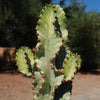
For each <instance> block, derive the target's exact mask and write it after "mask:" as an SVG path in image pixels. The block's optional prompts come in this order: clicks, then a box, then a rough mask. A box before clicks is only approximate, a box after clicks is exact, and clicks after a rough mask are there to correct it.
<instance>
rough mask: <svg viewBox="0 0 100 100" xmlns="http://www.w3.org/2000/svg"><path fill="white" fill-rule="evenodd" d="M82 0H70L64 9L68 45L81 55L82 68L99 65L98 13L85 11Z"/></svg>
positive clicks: (99, 37) (99, 25)
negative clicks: (79, 0)
mask: <svg viewBox="0 0 100 100" xmlns="http://www.w3.org/2000/svg"><path fill="white" fill-rule="evenodd" d="M85 8H86V5H85V3H84V2H77V0H71V4H70V5H68V6H65V8H64V10H65V12H66V16H67V17H68V19H69V21H68V31H69V35H70V41H69V45H70V48H71V50H72V51H73V52H78V53H79V54H80V55H81V57H82V61H83V63H82V66H83V67H82V69H84V70H87V69H91V68H96V67H97V66H100V13H99V12H96V11H91V12H86V11H85Z"/></svg>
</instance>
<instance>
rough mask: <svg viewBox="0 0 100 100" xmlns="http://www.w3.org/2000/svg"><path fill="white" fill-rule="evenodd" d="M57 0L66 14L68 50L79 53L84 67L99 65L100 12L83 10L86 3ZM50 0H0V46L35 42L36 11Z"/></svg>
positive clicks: (17, 45) (31, 45)
mask: <svg viewBox="0 0 100 100" xmlns="http://www.w3.org/2000/svg"><path fill="white" fill-rule="evenodd" d="M65 1H67V0H60V2H59V4H60V5H61V6H62V7H64V10H65V12H66V17H67V18H68V22H67V24H68V26H67V29H68V31H69V35H70V37H69V38H70V41H69V43H68V45H69V46H70V48H71V51H73V52H78V53H79V54H80V55H81V56H82V61H83V66H84V67H82V68H84V69H90V68H94V67H96V66H100V13H99V12H96V11H91V12H86V11H85V8H86V4H85V3H84V2H77V0H70V2H71V3H70V4H69V5H65V3H64V2H65ZM50 2H51V0H22V1H21V0H0V46H7V47H8V46H15V47H20V46H23V45H26V46H28V47H33V46H34V45H36V38H37V37H36V35H35V33H36V32H35V27H36V22H37V20H38V16H39V13H40V11H41V9H42V7H43V6H44V4H45V3H50Z"/></svg>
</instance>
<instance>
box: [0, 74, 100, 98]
mask: <svg viewBox="0 0 100 100" xmlns="http://www.w3.org/2000/svg"><path fill="white" fill-rule="evenodd" d="M73 81H74V82H73V90H72V96H71V100H100V75H95V74H81V73H78V74H77V75H76V76H75V78H74V80H73ZM0 100H33V94H32V79H31V78H27V77H25V76H23V75H22V74H10V73H6V74H5V73H2V74H0Z"/></svg>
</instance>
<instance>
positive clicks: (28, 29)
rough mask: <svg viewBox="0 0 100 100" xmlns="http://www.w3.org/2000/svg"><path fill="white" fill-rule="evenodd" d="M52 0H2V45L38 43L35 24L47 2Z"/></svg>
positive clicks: (0, 38) (0, 34)
mask: <svg viewBox="0 0 100 100" xmlns="http://www.w3.org/2000/svg"><path fill="white" fill-rule="evenodd" d="M50 2H51V0H0V46H3V47H4V46H7V47H8V46H16V47H20V46H22V45H28V46H30V47H32V46H33V45H35V44H36V35H35V26H36V22H37V20H38V15H39V13H40V11H41V9H42V7H43V6H44V4H45V3H50Z"/></svg>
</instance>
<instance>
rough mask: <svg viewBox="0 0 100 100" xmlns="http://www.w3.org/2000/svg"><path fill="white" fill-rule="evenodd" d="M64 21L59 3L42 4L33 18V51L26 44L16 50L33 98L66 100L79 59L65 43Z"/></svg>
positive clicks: (37, 99) (66, 33) (18, 61)
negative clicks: (30, 85)
mask: <svg viewBox="0 0 100 100" xmlns="http://www.w3.org/2000/svg"><path fill="white" fill-rule="evenodd" d="M66 22H67V18H66V17H65V13H64V11H63V9H62V8H61V7H60V6H59V5H56V4H49V5H46V6H45V7H44V8H43V9H42V11H41V14H40V16H39V21H38V22H37V23H38V25H37V27H36V31H37V33H36V35H37V37H38V39H37V42H38V43H37V45H36V48H35V54H33V53H32V51H31V49H29V48H28V47H21V48H20V49H19V50H18V51H17V53H16V60H17V65H18V69H19V71H20V72H22V73H23V74H25V75H26V76H31V77H32V78H33V95H34V100H70V94H71V93H70V92H71V91H70V90H71V88H69V87H70V85H71V80H72V78H73V77H74V75H75V73H76V72H77V70H78V69H79V68H80V63H81V59H80V56H79V55H77V54H73V53H72V52H70V50H69V49H68V47H67V46H66V42H67V41H68V31H67V30H66ZM63 89H64V90H63Z"/></svg>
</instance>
